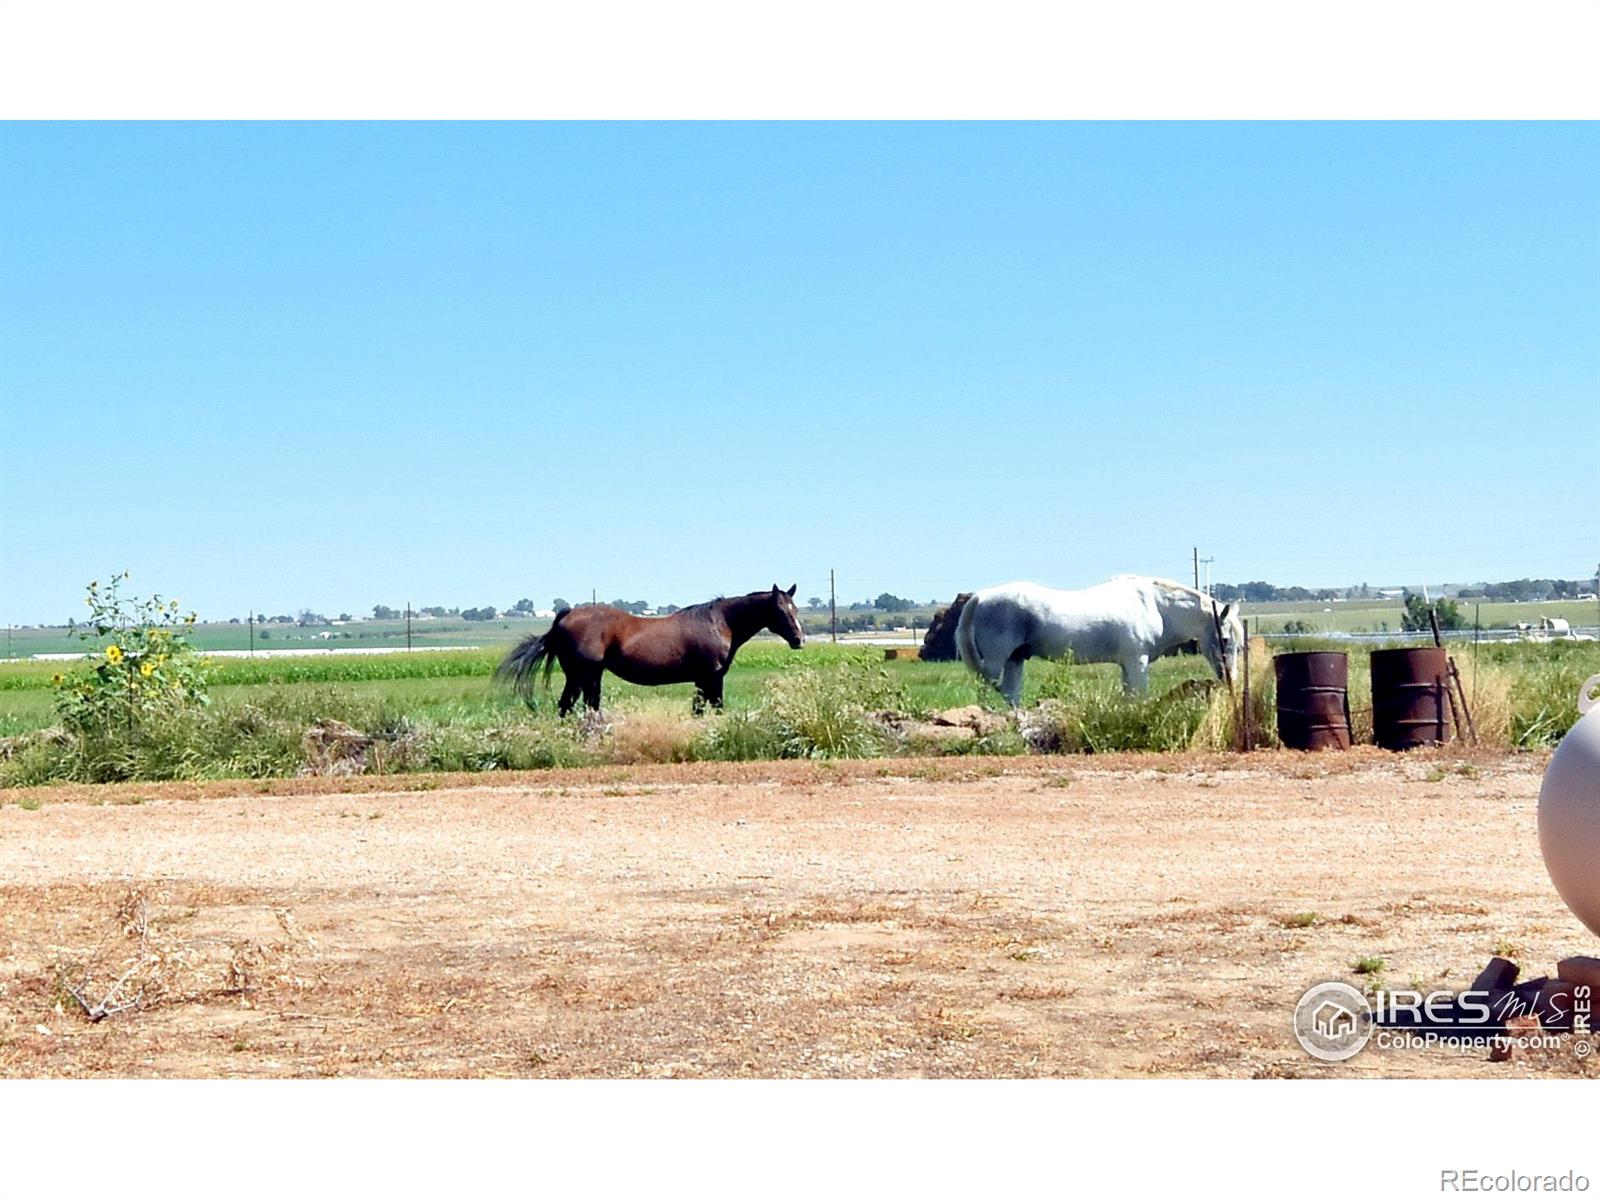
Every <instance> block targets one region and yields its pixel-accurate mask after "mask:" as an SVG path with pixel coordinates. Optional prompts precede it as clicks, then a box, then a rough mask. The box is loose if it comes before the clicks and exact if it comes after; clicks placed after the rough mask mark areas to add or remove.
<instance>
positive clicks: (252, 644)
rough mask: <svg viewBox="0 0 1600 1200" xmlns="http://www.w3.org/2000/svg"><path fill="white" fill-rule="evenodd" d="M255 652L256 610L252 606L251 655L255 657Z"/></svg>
mask: <svg viewBox="0 0 1600 1200" xmlns="http://www.w3.org/2000/svg"><path fill="white" fill-rule="evenodd" d="M255 653H256V610H255V609H253V608H252V609H251V610H250V657H252V658H254V657H255Z"/></svg>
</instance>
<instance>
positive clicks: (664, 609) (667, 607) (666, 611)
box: [656, 604, 678, 617]
mask: <svg viewBox="0 0 1600 1200" xmlns="http://www.w3.org/2000/svg"><path fill="white" fill-rule="evenodd" d="M656 611H657V612H658V613H660V614H661V615H662V616H664V617H670V616H671V615H672V614H673V613H675V612H677V611H678V606H677V605H676V604H663V605H662V606H661V607H660V608H658V609H656Z"/></svg>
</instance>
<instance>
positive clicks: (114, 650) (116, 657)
mask: <svg viewBox="0 0 1600 1200" xmlns="http://www.w3.org/2000/svg"><path fill="white" fill-rule="evenodd" d="M106 661H107V662H108V663H110V664H111V665H112V666H115V665H116V664H117V663H119V662H121V661H122V647H121V646H119V645H117V644H116V643H115V642H112V643H111V645H109V646H107V647H106Z"/></svg>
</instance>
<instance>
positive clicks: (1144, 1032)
mask: <svg viewBox="0 0 1600 1200" xmlns="http://www.w3.org/2000/svg"><path fill="white" fill-rule="evenodd" d="M1546 760H1547V756H1546V755H1543V754H1531V755H1529V754H1525V755H1510V756H1506V755H1497V754H1487V753H1482V752H1480V753H1478V754H1476V755H1471V756H1466V757H1463V756H1460V755H1457V754H1454V753H1451V752H1448V751H1438V752H1419V753H1415V754H1413V755H1409V756H1406V757H1403V758H1402V757H1398V756H1393V755H1389V754H1385V753H1382V752H1379V751H1375V750H1370V749H1368V750H1355V751H1351V752H1349V753H1347V754H1340V755H1322V756H1303V755H1294V754H1287V753H1283V752H1277V753H1261V754H1256V755H1252V756H1248V757H1239V756H1216V755H1193V754H1189V755H1136V756H1107V757H1102V758H1094V759H1084V758H1078V759H1063V758H1049V759H1029V760H1016V759H1007V760H985V761H978V760H964V761H954V760H949V759H931V760H930V759H918V760H899V761H895V762H882V761H880V762H863V763H812V762H791V763H764V764H734V763H723V764H710V763H696V764H684V765H671V766H638V767H629V768H621V767H608V768H599V769H587V770H580V771H560V772H540V773H533V774H515V775H506V776H500V777H494V778H490V777H483V776H478V777H466V776H430V777H413V778H402V779H394V778H390V779H370V780H369V779H333V780H328V779H323V780H293V781H281V782H276V783H237V782H235V783H210V784H120V785H109V786H98V787H70V788H56V789H41V790H39V791H37V792H36V793H34V800H35V801H36V803H35V805H34V806H33V807H31V808H23V807H19V806H18V805H16V804H5V805H0V880H3V881H4V882H3V884H0V1075H4V1076H7V1077H61V1076H119V1077H120V1076H136V1077H172V1076H182V1077H202V1078H209V1077H219V1076H243V1077H300V1076H434V1077H440V1076H452V1077H460V1076H471V1077H483V1076H519V1077H586V1076H604V1077H635V1076H700V1077H706V1076H745V1077H768V1078H793V1077H812V1076H824V1077H888V1076H929V1077H996V1076H1053V1077H1083V1076H1088V1077H1149V1076H1202V1077H1227V1078H1250V1077H1282V1076H1304V1077H1339V1078H1348V1077H1358V1078H1371V1077H1458V1076H1459V1077H1482V1078H1512V1077H1518V1076H1546V1077H1548V1076H1584V1077H1591V1078H1592V1077H1594V1076H1595V1075H1596V1072H1597V1066H1596V1059H1595V1058H1594V1057H1593V1056H1591V1057H1589V1058H1587V1059H1582V1058H1578V1057H1576V1056H1575V1055H1574V1053H1573V1050H1572V1044H1571V1038H1570V1037H1568V1038H1564V1039H1563V1040H1562V1045H1561V1046H1560V1047H1559V1048H1556V1049H1550V1050H1541V1051H1537V1052H1531V1053H1529V1054H1527V1055H1524V1056H1521V1057H1519V1058H1517V1059H1516V1060H1514V1061H1511V1062H1506V1063H1494V1062H1490V1061H1489V1060H1488V1053H1487V1049H1486V1048H1483V1047H1469V1048H1460V1049H1448V1050H1447V1049H1443V1048H1437V1047H1435V1048H1429V1049H1414V1050H1400V1049H1380V1048H1378V1047H1376V1046H1371V1047H1369V1048H1368V1049H1367V1050H1366V1051H1364V1052H1363V1053H1362V1054H1360V1055H1359V1056H1357V1057H1356V1058H1354V1059H1351V1060H1350V1061H1348V1062H1345V1063H1340V1064H1324V1063H1320V1062H1317V1061H1315V1060H1313V1059H1311V1058H1310V1057H1308V1056H1307V1055H1306V1054H1304V1053H1303V1052H1302V1051H1301V1050H1300V1048H1299V1047H1298V1045H1297V1044H1296V1043H1295V1041H1294V1039H1293V1036H1292V1034H1291V1032H1290V1027H1289V1018H1290V1013H1291V1010H1292V1009H1293V1006H1294V1004H1295V1001H1296V1000H1297V999H1298V997H1299V995H1300V994H1301V992H1302V991H1303V990H1304V989H1305V988H1306V987H1307V986H1309V985H1310V984H1312V983H1316V982H1321V981H1324V980H1329V979H1345V980H1347V981H1350V982H1352V983H1354V984H1356V985H1357V986H1385V985H1386V986H1390V987H1405V986H1426V987H1434V986H1439V987H1459V986H1462V985H1463V984H1464V983H1465V982H1466V981H1468V980H1469V979H1470V978H1471V977H1472V976H1473V975H1474V974H1475V973H1476V972H1477V970H1478V969H1479V968H1480V967H1481V966H1482V965H1483V963H1484V962H1485V961H1486V960H1487V959H1488V957H1489V956H1490V955H1491V954H1496V953H1501V954H1507V955H1509V956H1511V957H1513V958H1514V959H1516V960H1517V961H1518V962H1519V963H1521V964H1522V965H1523V967H1524V973H1525V974H1527V975H1536V974H1542V973H1545V972H1547V971H1548V970H1549V969H1550V967H1551V966H1552V965H1553V963H1554V962H1555V961H1556V960H1557V959H1559V958H1562V957H1565V956H1567V955H1570V954H1574V953H1593V952H1594V946H1593V937H1592V936H1591V935H1589V934H1588V933H1587V932H1586V931H1584V930H1583V928H1582V927H1581V926H1580V925H1579V924H1578V923H1577V921H1576V920H1575V918H1573V917H1572V916H1571V915H1570V914H1569V913H1568V912H1567V910H1566V909H1565V907H1564V906H1563V905H1562V904H1561V902H1560V900H1559V899H1558V898H1557V897H1556V895H1555V893H1554V891H1553V889H1552V888H1551V885H1550V883H1549V880H1548V878H1547V877H1546V875H1545V873H1544V870H1543V867H1542V865H1541V861H1540V856H1539V848H1538V839H1537V832H1536V826H1535V813H1534V806H1535V801H1536V797H1537V791H1538V785H1539V778H1540V773H1541V771H1542V769H1543V766H1544V763H1545V762H1546ZM130 913H134V914H137V918H136V919H137V920H139V921H141V922H142V927H143V929H144V934H145V936H146V937H147V938H148V939H149V941H150V944H151V945H153V946H156V947H159V948H160V949H161V951H162V953H163V957H162V959H161V965H160V966H159V967H156V968H152V969H151V972H150V973H149V974H148V975H147V976H146V977H144V983H145V985H146V986H148V987H149V988H150V989H151V991H152V993H153V994H154V995H157V996H160V997H162V999H161V1000H160V1002H157V1003H152V1004H151V1005H150V1006H149V1007H148V1008H145V1009H143V1010H132V1011H128V1012H125V1013H123V1014H121V1015H118V1016H115V1017H112V1018H110V1019H108V1020H105V1021H103V1022H101V1023H99V1024H90V1023H89V1022H88V1021H87V1020H85V1019H84V1017H83V1016H82V1015H81V1013H80V1012H79V1011H77V1010H76V1002H75V1001H73V1000H72V999H71V998H70V997H68V996H66V995H65V994H64V993H63V991H62V987H61V984H60V980H61V979H62V972H63V971H65V972H67V975H68V977H69V978H75V977H88V973H90V972H93V971H94V970H96V969H98V970H100V971H101V972H102V977H104V973H106V972H109V971H112V970H115V969H117V968H119V967H120V964H121V963H122V961H123V959H125V958H126V956H127V955H129V954H130V953H132V951H133V949H134V948H135V947H136V946H137V944H138V943H137V939H136V937H135V935H134V934H133V933H132V932H131V930H132V925H131V924H130V916H129V914H130ZM1362 960H1366V961H1365V963H1364V966H1365V967H1366V968H1367V969H1368V970H1367V973H1365V974H1360V973H1357V972H1356V969H1355V968H1356V964H1357V963H1358V962H1361V961H1362ZM1374 964H1377V966H1376V967H1374ZM63 1001H65V1002H64V1003H63Z"/></svg>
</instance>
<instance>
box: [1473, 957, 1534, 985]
mask: <svg viewBox="0 0 1600 1200" xmlns="http://www.w3.org/2000/svg"><path fill="white" fill-rule="evenodd" d="M1521 971H1522V968H1521V967H1519V966H1517V964H1516V963H1514V962H1512V961H1511V960H1510V959H1508V958H1499V957H1496V958H1491V959H1490V960H1489V965H1488V966H1486V967H1485V968H1484V969H1483V970H1481V971H1479V972H1478V977H1477V978H1476V979H1474V980H1473V981H1472V987H1471V989H1470V990H1471V991H1474V992H1503V991H1506V990H1508V989H1509V988H1510V987H1511V985H1512V984H1513V983H1515V982H1516V981H1517V975H1518V974H1520V973H1521Z"/></svg>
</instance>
